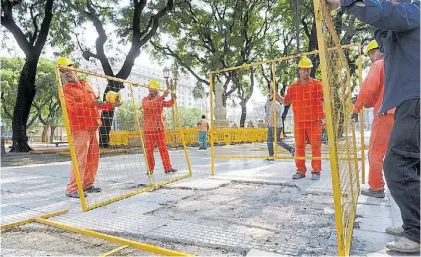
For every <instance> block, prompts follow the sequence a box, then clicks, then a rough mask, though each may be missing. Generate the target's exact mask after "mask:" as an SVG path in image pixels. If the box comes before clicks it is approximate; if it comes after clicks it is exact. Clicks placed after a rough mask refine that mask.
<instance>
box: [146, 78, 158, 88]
mask: <svg viewBox="0 0 421 257" xmlns="http://www.w3.org/2000/svg"><path fill="white" fill-rule="evenodd" d="M148 86H149V88H150V89H160V88H161V85H160V84H159V82H158V81H156V80H154V79H153V80H151V81H149V85H148Z"/></svg>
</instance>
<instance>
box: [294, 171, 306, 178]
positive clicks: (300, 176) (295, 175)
mask: <svg viewBox="0 0 421 257" xmlns="http://www.w3.org/2000/svg"><path fill="white" fill-rule="evenodd" d="M305 176H306V175H304V174H301V173H299V172H297V173H295V174H294V175H293V176H292V179H300V178H304V177H305Z"/></svg>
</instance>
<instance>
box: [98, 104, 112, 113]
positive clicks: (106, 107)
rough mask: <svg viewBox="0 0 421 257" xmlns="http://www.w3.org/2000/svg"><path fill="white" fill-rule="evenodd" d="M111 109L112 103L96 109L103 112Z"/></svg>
mask: <svg viewBox="0 0 421 257" xmlns="http://www.w3.org/2000/svg"><path fill="white" fill-rule="evenodd" d="M112 108H113V104H112V103H106V104H103V105H101V106H100V107H98V109H100V110H103V111H109V110H111V109H112Z"/></svg>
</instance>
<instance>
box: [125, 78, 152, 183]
mask: <svg viewBox="0 0 421 257" xmlns="http://www.w3.org/2000/svg"><path fill="white" fill-rule="evenodd" d="M129 85H130V93H131V95H132V96H131V98H132V103H133V110H134V119H135V120H136V125H137V133H139V137H140V144H141V146H142V150H143V158H145V164H146V170H147V171H148V176H149V185H153V178H152V174H151V170H150V169H149V165H148V158H146V149H145V143H144V141H143V136H142V128H141V126H140V120H139V112H138V111H137V106H136V101H135V100H134V92H133V83H130V84H129ZM141 175H143V174H141Z"/></svg>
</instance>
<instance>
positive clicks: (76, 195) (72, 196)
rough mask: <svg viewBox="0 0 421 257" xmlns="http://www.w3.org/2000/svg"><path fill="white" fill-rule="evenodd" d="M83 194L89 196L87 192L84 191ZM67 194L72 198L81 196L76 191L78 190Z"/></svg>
mask: <svg viewBox="0 0 421 257" xmlns="http://www.w3.org/2000/svg"><path fill="white" fill-rule="evenodd" d="M83 195H84V196H85V197H87V196H88V195H87V194H86V193H85V192H83ZM66 196H68V197H71V198H80V197H79V193H78V192H77V191H76V192H74V193H71V194H70V193H66Z"/></svg>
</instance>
